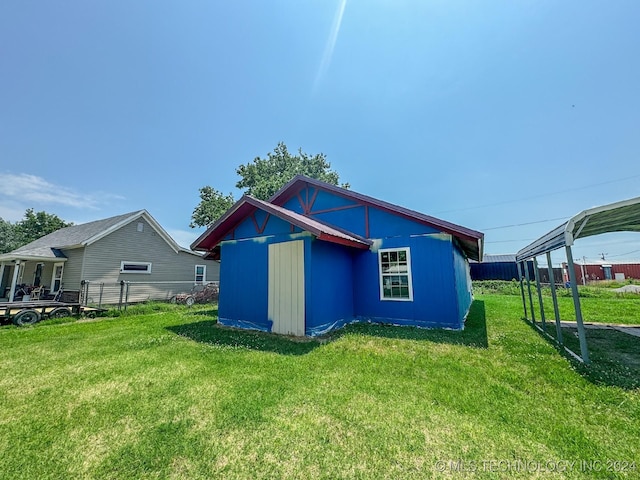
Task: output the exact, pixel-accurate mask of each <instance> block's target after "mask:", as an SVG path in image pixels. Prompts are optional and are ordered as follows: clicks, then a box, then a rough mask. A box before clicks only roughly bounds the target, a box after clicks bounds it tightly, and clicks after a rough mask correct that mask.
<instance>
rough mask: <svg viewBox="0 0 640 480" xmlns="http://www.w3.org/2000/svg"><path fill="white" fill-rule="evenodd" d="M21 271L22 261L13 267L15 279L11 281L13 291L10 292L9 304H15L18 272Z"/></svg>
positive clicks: (17, 261) (18, 261)
mask: <svg viewBox="0 0 640 480" xmlns="http://www.w3.org/2000/svg"><path fill="white" fill-rule="evenodd" d="M19 271H20V260H16V263H15V266H14V267H13V279H12V280H11V289H10V290H9V302H13V296H14V295H15V293H16V284H17V283H18V272H19Z"/></svg>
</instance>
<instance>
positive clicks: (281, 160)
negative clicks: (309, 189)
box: [189, 142, 349, 228]
mask: <svg viewBox="0 0 640 480" xmlns="http://www.w3.org/2000/svg"><path fill="white" fill-rule="evenodd" d="M236 173H237V174H238V175H239V176H240V180H238V182H237V183H236V187H237V188H239V189H244V193H245V194H248V195H252V196H254V197H256V198H258V199H260V200H268V199H269V198H271V196H272V195H273V194H274V193H276V192H277V191H278V190H279V189H280V188H282V187H283V186H284V185H285V184H286V183H287V182H288V181H289V180H291V179H292V178H293V177H295V176H296V175H305V176H307V177H311V178H315V179H317V180H321V181H323V182H327V183H330V184H332V185H339V181H340V178H339V176H338V173H337V172H335V171H334V170H331V164H330V163H329V162H328V161H327V156H326V155H325V154H323V153H318V154H315V155H309V154H307V153H305V152H303V151H302V149H298V154H297V155H292V154H291V153H289V150H288V149H287V146H286V145H285V144H284V143H283V142H280V143H278V145H277V146H276V148H275V149H274V150H273V152H269V153H268V154H267V158H260V157H256V158H255V159H254V160H253V162H250V163H247V164H244V165H240V166H239V167H238V168H237V169H236ZM340 186H341V187H344V188H349V184H348V183H343V184H342V185H340ZM233 203H234V199H233V195H231V194H229V195H227V196H224V195H223V194H222V193H221V192H219V191H217V190H215V189H213V188H211V187H209V186H206V187H203V188H201V189H200V203H199V204H198V206H197V207H196V208H195V210H194V211H193V215H192V216H191V223H190V224H189V226H190V227H192V228H195V227H204V226H207V225H210V224H211V223H213V222H215V221H216V220H217V219H218V218H220V216H221V215H222V214H223V213H224V212H226V211H227V210H228V209H229V207H230V206H231V205H233Z"/></svg>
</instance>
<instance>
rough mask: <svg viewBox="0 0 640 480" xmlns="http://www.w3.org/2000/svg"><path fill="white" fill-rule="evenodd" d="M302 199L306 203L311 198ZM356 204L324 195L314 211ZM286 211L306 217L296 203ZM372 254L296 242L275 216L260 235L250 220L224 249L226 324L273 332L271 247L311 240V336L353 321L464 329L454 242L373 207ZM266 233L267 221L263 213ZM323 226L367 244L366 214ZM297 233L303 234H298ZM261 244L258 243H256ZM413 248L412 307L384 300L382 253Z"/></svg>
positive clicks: (465, 289) (463, 271)
mask: <svg viewBox="0 0 640 480" xmlns="http://www.w3.org/2000/svg"><path fill="white" fill-rule="evenodd" d="M312 196H313V189H310V192H309V195H308V197H307V193H306V192H305V191H303V192H302V193H301V197H302V198H303V199H305V200H306V199H307V198H309V199H310V198H312ZM344 205H353V201H351V200H348V199H344V198H342V197H340V196H337V195H333V194H330V193H327V192H324V191H320V192H319V193H318V195H317V197H316V201H315V203H314V206H313V210H316V211H317V210H323V209H327V208H335V207H340V206H344ZM285 208H289V209H290V210H293V211H296V212H298V213H302V212H303V207H302V206H301V205H300V202H299V200H298V198H297V197H294V198H292V199H290V200H289V201H288V202H287V204H286V205H285ZM368 211H369V238H371V239H373V240H374V245H373V246H372V248H371V250H366V251H363V250H357V249H353V248H348V247H344V246H340V245H336V244H333V243H328V242H323V241H320V240H317V239H314V237H313V236H312V235H311V234H308V233H302V234H300V233H298V234H293V235H292V234H291V225H290V224H289V223H288V222H285V221H283V220H280V219H279V218H277V217H273V216H271V217H270V218H269V220H268V222H267V224H266V226H265V229H264V231H263V232H262V233H258V232H257V231H256V226H255V224H254V222H253V220H252V219H251V217H248V218H246V219H244V220H243V221H242V222H241V223H240V224H239V225H238V226H237V227H236V229H235V233H234V235H235V237H234V238H236V239H242V238H245V239H247V240H239V241H226V242H223V243H222V244H221V271H220V275H221V285H220V287H221V290H220V307H219V308H220V311H219V317H220V322H221V323H223V324H227V325H233V326H239V327H246V328H258V329H261V330H265V331H270V330H271V322H270V321H269V320H268V318H267V312H268V291H267V290H268V256H269V255H268V245H269V244H270V243H275V242H282V241H289V240H292V239H297V238H304V239H305V309H306V312H305V316H306V322H305V327H306V333H307V335H316V334H320V333H324V332H325V331H326V330H327V329H328V328H338V327H340V326H342V325H344V324H346V323H349V322H350V321H352V320H354V319H358V320H364V321H374V322H384V323H393V324H397V325H417V326H422V327H447V328H455V329H459V328H462V327H463V325H464V323H463V322H464V318H465V316H466V314H467V312H468V309H469V307H470V305H471V301H472V298H471V294H470V288H469V287H470V285H469V277H468V275H467V262H466V259H465V258H464V256H463V254H462V253H461V252H460V251H459V249H458V248H457V247H456V246H455V245H454V243H453V241H452V237H451V236H450V235H446V234H440V233H439V232H438V231H437V230H436V229H434V228H432V227H429V226H425V225H422V224H420V223H418V222H414V221H412V220H408V219H405V218H403V217H400V216H397V215H393V214H390V213H388V212H386V211H383V210H378V209H376V208H372V207H369V208H368ZM255 217H256V221H257V223H258V225H259V226H262V224H263V222H264V219H265V218H266V213H265V212H262V211H257V212H256V213H255ZM316 218H318V219H319V220H322V221H325V222H327V223H328V224H331V225H336V226H339V227H342V228H344V229H346V230H349V231H352V232H354V233H357V234H359V235H362V236H366V223H365V208H364V207H362V206H359V207H356V208H348V209H343V210H337V211H333V212H326V213H324V214H318V215H316ZM296 231H299V229H298V228H296ZM256 237H257V238H256ZM399 247H409V248H410V251H411V273H412V286H413V301H393V300H381V299H380V287H379V266H378V253H377V252H378V250H379V249H382V248H399Z"/></svg>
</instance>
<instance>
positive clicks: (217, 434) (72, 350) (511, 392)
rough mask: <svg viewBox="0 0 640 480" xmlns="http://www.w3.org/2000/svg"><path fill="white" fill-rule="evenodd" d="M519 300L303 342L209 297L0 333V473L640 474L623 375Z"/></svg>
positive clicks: (639, 420)
mask: <svg viewBox="0 0 640 480" xmlns="http://www.w3.org/2000/svg"><path fill="white" fill-rule="evenodd" d="M521 308H522V303H521V300H520V297H518V296H506V295H492V294H485V295H481V296H479V297H478V299H477V300H476V302H475V303H474V305H473V309H472V313H471V315H470V318H469V320H468V325H467V328H466V329H465V331H463V332H452V331H438V330H419V329H414V328H398V327H386V326H373V325H352V326H349V327H347V328H346V329H343V330H342V331H340V332H337V333H336V334H334V335H333V336H332V337H330V338H327V339H323V340H305V341H294V340H291V339H287V338H280V337H276V336H272V335H266V334H259V333H252V332H245V331H236V330H231V329H225V328H221V327H218V326H217V325H216V324H215V321H214V318H215V317H214V316H215V314H216V311H215V310H212V309H211V307H209V309H207V308H206V307H198V308H193V309H187V308H185V307H181V306H171V307H169V306H156V307H154V306H151V307H147V309H146V311H144V312H143V313H141V314H139V315H123V316H121V317H119V318H103V319H99V320H97V321H90V322H82V321H80V322H72V323H61V322H59V321H58V322H57V323H49V322H43V323H41V324H38V325H36V326H34V327H30V328H21V329H18V328H15V327H13V326H6V327H1V328H0V345H1V346H2V348H1V349H0V372H1V373H0V400H1V401H2V407H3V408H2V409H1V410H0V431H1V432H2V434H1V435H0V478H10V479H19V478H25V479H34V478H38V479H45V478H56V479H57V478H225V479H227V478H252V479H253V478H292V479H294V478H295V479H299V478H305V479H307V478H310V479H314V478H327V479H335V478H363V479H370V478H390V479H402V478H410V479H413V478H432V477H433V478H471V477H473V478H478V477H479V478H507V477H508V478H512V477H519V478H545V479H546V478H639V477H640V457H639V450H638V445H640V429H639V428H638V425H640V388H639V387H638V386H637V383H635V384H634V378H633V375H631V377H629V375H626V376H625V375H621V376H617V375H615V376H614V377H612V378H607V379H602V378H599V377H598V376H597V375H596V376H593V375H590V373H589V372H588V371H584V369H581V368H580V367H577V366H575V365H574V364H572V363H571V362H570V361H568V360H567V359H566V358H565V357H563V356H561V355H559V353H558V351H557V350H555V349H554V347H553V346H552V345H551V344H550V343H549V342H547V341H546V340H545V339H543V338H542V337H541V336H540V335H539V334H538V333H537V332H536V331H535V330H534V329H533V328H532V327H531V326H529V325H528V324H526V323H525V322H523V321H522V320H520V317H521V316H522V311H521ZM636 340H637V339H636ZM629 348H630V349H631V350H632V351H631V353H630V355H634V354H635V353H637V344H636V350H635V353H634V350H633V345H630V346H629ZM596 357H597V355H594V358H596ZM636 380H637V378H636ZM571 462H574V463H571Z"/></svg>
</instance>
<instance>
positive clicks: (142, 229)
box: [138, 222, 144, 232]
mask: <svg viewBox="0 0 640 480" xmlns="http://www.w3.org/2000/svg"><path fill="white" fill-rule="evenodd" d="M138 231H139V232H144V223H142V222H138Z"/></svg>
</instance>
